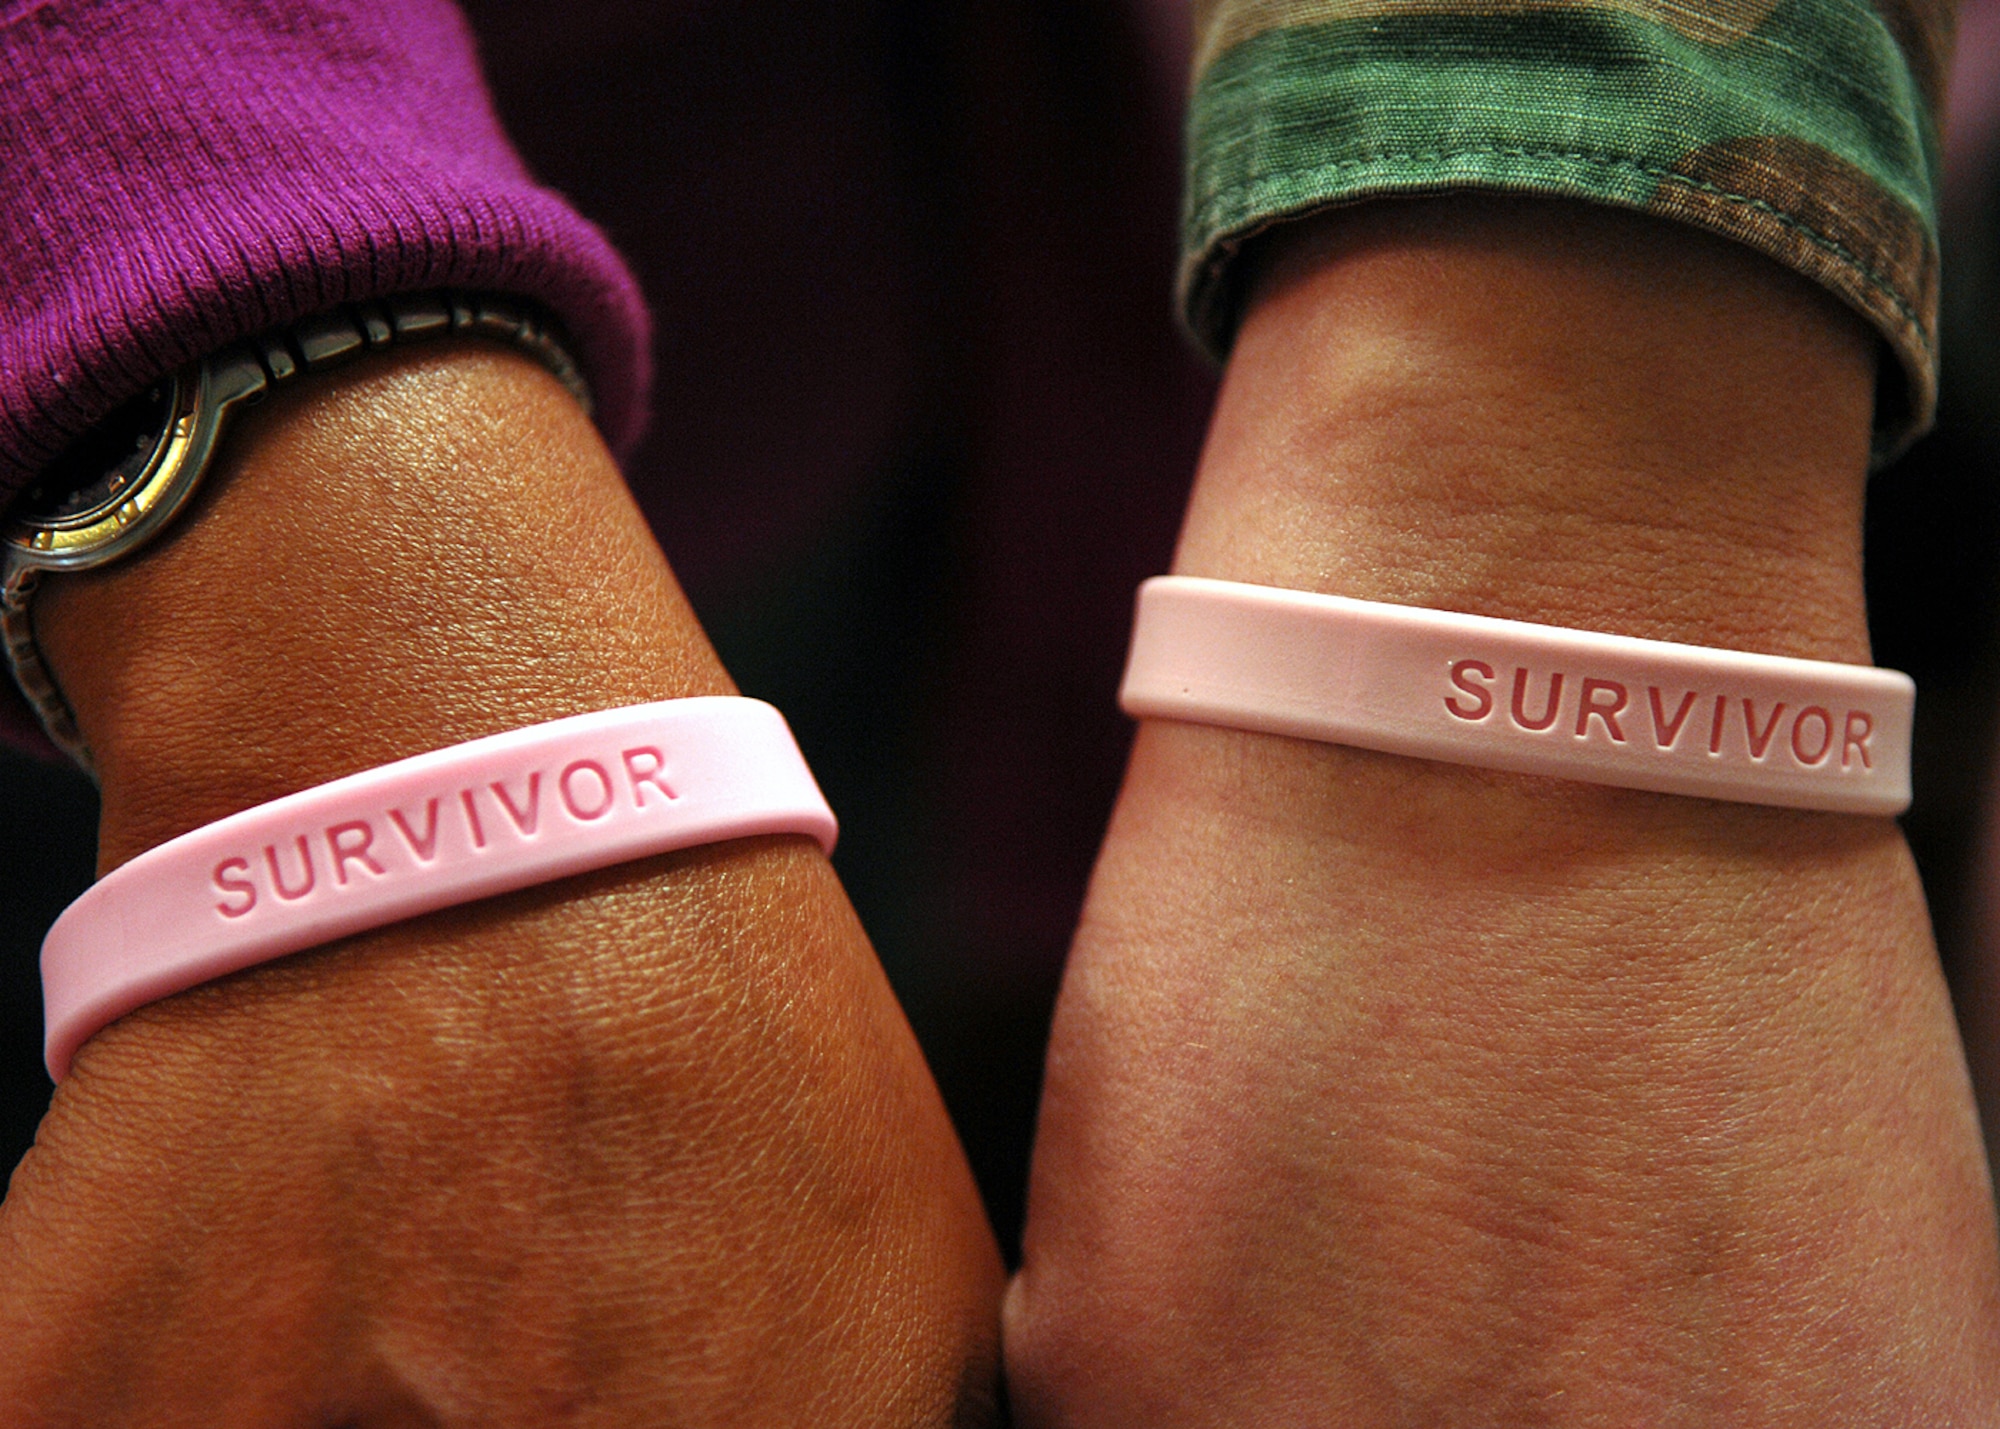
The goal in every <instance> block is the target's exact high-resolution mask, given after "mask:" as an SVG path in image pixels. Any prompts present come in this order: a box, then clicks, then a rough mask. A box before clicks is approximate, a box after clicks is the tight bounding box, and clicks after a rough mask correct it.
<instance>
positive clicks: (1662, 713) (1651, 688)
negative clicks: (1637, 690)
mask: <svg viewBox="0 0 2000 1429" xmlns="http://www.w3.org/2000/svg"><path fill="white" fill-rule="evenodd" d="M1646 693H1647V694H1648V695H1650V696H1651V697H1652V701H1653V741H1654V743H1656V744H1658V745H1659V746H1660V748H1662V749H1672V748H1673V747H1674V741H1675V740H1677V739H1679V738H1680V737H1681V726H1682V725H1684V724H1686V723H1687V717H1688V713H1689V711H1691V710H1693V709H1694V701H1695V692H1694V691H1693V690H1689V691H1688V692H1687V693H1686V694H1685V695H1682V696H1681V707H1680V708H1679V709H1677V710H1675V711H1674V717H1673V718H1672V719H1668V718H1667V707H1666V706H1665V705H1663V704H1661V703H1660V687H1659V686H1658V685H1648V686H1647V687H1646Z"/></svg>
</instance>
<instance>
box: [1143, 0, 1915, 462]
mask: <svg viewBox="0 0 2000 1429" xmlns="http://www.w3.org/2000/svg"><path fill="white" fill-rule="evenodd" d="M1950 27H1951V20H1950V12H1949V9H1948V8H1947V7H1946V5H1945V4H1938V5H1935V6H1933V7H1932V8H1931V9H1928V10H1927V9H1924V8H1922V7H1921V6H1919V5H1891V4H1886V3H1885V4H1884V5H1882V6H1881V7H1880V8H1876V7H1872V6H1870V5H1868V4H1867V3H1865V0H1776V3H1771V0H1691V3H1683V4H1675V3H1668V0H1567V3H1550V0H1197V4H1196V44H1197V49H1196V66H1195V80H1194V90H1193V96H1192V100H1191V104H1190V109H1189V116H1188V140H1189V142H1188V184H1187V202H1186V212H1185V227H1184V230H1183V240H1184V246H1183V255H1184V256H1183V263H1182V270H1181V297H1182V302H1183V311H1184V312H1185V314H1186V316H1187V320H1188V322H1189V324H1190V326H1192V328H1193V329H1194V331H1195V333H1196V334H1197V336H1199V337H1200V338H1201V340H1202V341H1203V343H1204V344H1205V345H1206V346H1207V347H1208V348H1209V350H1210V351H1211V352H1214V353H1216V354H1218V355H1220V354H1221V353H1223V352H1225V351H1226V350H1227V348H1228V345H1229V341H1230V338H1231V336H1232V332H1233V329H1234V326H1235V322H1236V318H1237V309H1238V304H1239V300H1240V294H1239V293H1238V292H1237V291H1236V289H1237V286H1238V285H1237V284H1236V283H1235V281H1234V279H1235V277H1236V275H1237V273H1238V271H1239V270H1240V267H1241V265H1239V264H1237V263H1236V262H1235V260H1236V258H1237V257H1238V255H1239V254H1240V252H1241V251H1242V249H1243V247H1244V245H1245V243H1246V241H1248V240H1249V239H1251V238H1252V237H1254V236H1255V235H1256V234H1258V233H1260V232H1262V231H1263V230H1265V229H1268V228H1270V227H1271V226H1272V225H1274V224H1277V223H1280V222H1282V221H1284V220H1286V219H1288V218H1293V217H1297V216H1300V215H1303V214H1306V213H1311V212H1315V211H1317V210H1320V209H1324V208H1327V207H1329V206H1331V205H1335V204H1342V203H1351V202H1354V201H1356V200H1359V199H1364V198H1369V197H1374V196H1377V195H1384V194H1412V193H1427V192H1438V191H1441V190H1447V189H1456V188H1473V189H1487V190H1507V191H1512V192H1524V193H1538V194H1549V195H1559V196H1564V197H1569V198H1577V199H1586V200H1591V201H1595V202H1599V203H1609V204H1617V205H1620V206H1623V207H1627V208H1632V209H1639V210H1642V211H1645V212H1649V213H1657V214H1662V215H1665V216H1669V217H1672V218H1675V219H1679V220H1682V221H1685V222H1688V223H1693V224H1696V225H1698V226H1700V227H1702V228H1706V229H1708V230H1710V231H1712V232H1715V233H1719V234H1722V235H1724V236H1726V237H1729V238H1733V239H1736V240H1737V241H1739V242H1743V243H1747V244H1749V245H1750V246H1751V247H1753V248H1756V249H1758V250H1759V251H1761V252H1763V253H1766V254H1768V255H1770V256H1771V257H1773V258H1775V259H1777V260H1778V261H1780V262H1782V263H1784V264H1786V265H1787V266H1789V267H1791V268H1794V269H1796V270H1797V271H1798V272H1800V273H1803V274H1804V275H1806V276H1807V277H1809V278H1811V279H1813V280H1814V281H1816V282H1819V283H1822V284H1824V285H1826V286H1827V287H1828V288H1830V289H1832V290H1833V292H1835V293H1836V294H1838V295H1839V296H1840V298H1842V299H1843V300H1844V301H1846V302H1847V303H1849V304H1850V305H1852V306H1853V307H1854V308H1855V309H1857V310H1858V311H1859V312H1861V313H1862V314H1863V315H1864V316H1865V317H1867V318H1868V320H1869V321H1870V322H1872V323H1873V324H1874V325H1875V326H1876V328H1877V329H1878V330H1879V331H1880V332H1881V333H1882V335H1883V337H1884V338H1885V339H1886V340H1887V341H1888V343H1889V345H1890V347H1891V348H1892V349H1893V350H1894V352H1895V354H1896V356H1897V358H1898V359H1899V364H1898V365H1899V367H1900V370H1901V375H1902V378H1903V380H1902V381H1900V382H1898V381H1896V380H1894V379H1893V374H1892V376H1891V379H1890V380H1887V381H1885V382H1884V383H1883V386H1882V396H1881V399H1880V401H1879V404H1878V412H1877V428H1878V432H1877V440H1878V450H1880V451H1881V452H1883V453H1884V454H1886V453H1887V452H1888V451H1891V450H1893V449H1895V448H1898V447H1900V446H1901V445H1903V444H1905V443H1907V442H1908V441H1909V440H1910V439H1911V438H1912V437H1913V436H1915V435H1916V434H1917V433H1918V432H1920V431H1921V430H1922V429H1923V428H1924V427H1925V426H1926V425H1928V424H1929V422H1930V419H1931V414H1932V411H1933V409H1934V407H1935V404H1936V394H1937V362H1936V346H1937V342H1936V339H1937V288H1938V258H1937V222H1936V209H1935V203H1934V200H1933V184H1934V180H1935V173H1936V167H1937V140H1936V126H1935V123H1934V120H1933V115H1934V113H1935V111H1936V107H1937V104H1938V101H1939V96H1940V92H1941V86H1942V77H1943V71H1944V66H1945V63H1946V58H1947V54H1948V50H1949V45H1950Z"/></svg>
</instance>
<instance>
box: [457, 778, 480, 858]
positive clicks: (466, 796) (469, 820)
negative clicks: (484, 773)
mask: <svg viewBox="0 0 2000 1429" xmlns="http://www.w3.org/2000/svg"><path fill="white" fill-rule="evenodd" d="M458 802H459V803H461V804H463V805H465V826H466V827H467V828H469V829H471V830H472V846H473V847H474V848H485V847H486V830H485V829H484V828H483V827H481V826H480V823H479V807H478V806H477V805H476V804H474V803H473V802H472V791H471V790H470V789H461V790H459V791H458Z"/></svg>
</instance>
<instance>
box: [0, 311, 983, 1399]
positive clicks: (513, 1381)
mask: <svg viewBox="0 0 2000 1429" xmlns="http://www.w3.org/2000/svg"><path fill="white" fill-rule="evenodd" d="M36 618H37V625H38V629H39V631H40V635H41V639H42V642H43V646H44V648H45V650H46V652H47V654H48V656H49V658H50V659H51V661H52V663H53V665H54V667H55V669H56V671H57V673H58V676H59V678H60V679H61V680H62V682H63V685H64V688H65V690H66V691H67V693H68V694H69V696H70V698H71V701H72V704H73V705H74V707H75V708H76V711H77V714H78V716H79V719H80V722H81V726H82V729H83V731H84V734H85V737H86V738H87V739H88V741H89V743H90V745H91V747H92V749H93V750H94V752H95V754H96V757H97V760H98V765H99V769H100V771H101V773H102V778H103V790H104V802H103V823H102V828H101V834H100V850H101V852H100V864H101V867H102V868H103V869H107V870H108V869H110V868H114V867H116V866H117V865H118V864H120V863H121V862H123V861H125V860H126V859H128V858H130V857H132V856H133V855H134V854H136V853H138V852H140V851H141V850H143V849H145V848H148V847H150V846H152V845H153V844H156V843H158V842H160V841H161V840H163V839H166V838H169V837H171V836H173V835H174V834H177V833H179V832H182V831H184V830H186V829H189V828H192V827H195V826H198V825H200V824H202V823H204V822H207V821H209V820H212V819H215V818H217V817H220V816H222V815H224V814H227V813H229V812H232V811H234V810H236V809H239V808H243V807H246V806H248V805H251V804H254V803H257V802H260V801H262V800H265V799H269V798H272V797H274V796H276V795H279V794H282V793H285V792H288V791H290V790H293V789H297V788H301V787H305V786H309V785H312V784H315V783H318V782H321V781H323V780H326V779H330V778H334V777H337V776H339V775H341V774H344V773H348V772H351V771H353V770H356V769H361V768H366V767H369V766H372V765H375V764H379V763H382V762H385V761H388V760H392V759H396V758H399V757H402V756H405V755H409V754H414V753H418V752H421V751H423V750H426V749H431V748H436V747H439V746H441V745H445V744H450V743H453V742H456V741H460V740H464V739H469V738H473V737H476V736H478V735H482V734H488V733H493V732H496V731H499V730H503V729H507V728H511V727H516V726H519V725H522V724H527V723H530V722H534V721H538V720H544V719H550V718H554V717H557V716H561V715H565V714H571V713H577V712H580V711H584V710H590V709H598V708H604V707H608V706H612V705H618V704H626V703H634V702H638V701H642V700H655V699H663V698H670V697H675V696H681V695H692V694H714V693H731V692H733V690H732V687H731V685H730V683H729V679H728V676H727V675H726V674H725V673H724V671H723V670H722V668H721V666H720V664H719V663H718V662H717V660H716V658H715V655H714V653H713V652H712V650H711V649H710V648H709V646H708V644H707V642H706V640H705V639H704V638H703V636H702V634H701V632H700V629H699V628H698V626H697V625H696V623H695V621H694V618H693V616H692V614H691V613H690V611H689V610H688V608H687V605H686V603H685V602H684V600H683V599H682V598H681V595H680V593H679V590H678V589H677V587H676V586H675V584H674V580H673V577H672V574H671V572H670V571H669V570H668V569H667V566H666V563H665V561H664V560H663V558H662V557H661V555H660V553H659V550H658V548H657V547H656V546H655V545H654V543H653V541H652V538H651V536H650V534H649V533H648V531H647V530H646V527H645V525H644V523H643V521H642V520H641V518H640V516H639V514H638V512H637V511H636V509H635V508H634V507H633V505H632V503H631V501H630V499H629V497H628V496H627V494H626V492H625V489H624V486H623V484H622V482H621V480H620V478H619V476H618V473H617V471H616V468H615V467H614V465H613V464H612V462H611V460H610V458H609V457H608V455H607V454H606V453H605V451H604V449H603V447H602V446H601V445H600V444H599V442H598V440H597V437H596V434H595V432H594V431H593V429H592V428H591V427H590V425H589V423H588V422H587V421H586V420H585V419H584V417H583V416H582V414H581V413H580V412H579V410H578V409H577V407H576V404H575V403H574V402H572V401H571V400H570V399H569V398H568V396H567V395H566V394H565V393H564V392H563V391H562V390H561V389H560V388H559V387H558V386H557V385H556V384H555V383H554V382H553V380H552V379H550V378H549V377H548V376H547V375H546V374H545V373H543V372H542V371H541V370H540V369H539V368H537V367H535V366H534V365H533V364H532V363H530V362H528V361H527V360H526V359H524V358H522V357H520V356H519V355H517V354H514V353H511V352H508V351H506V350H503V349H500V348H497V347H493V346H489V345H480V344H467V345H463V346H460V345H453V344H445V345H438V346H427V347H418V348H413V349H410V350H407V351H403V352H394V353H387V354H382V355H379V356H376V357H373V358H370V359H368V360H366V361H364V362H360V363H357V364H355V365H354V366H352V367H350V368H348V369H345V370H344V371H343V372H342V373H340V374H337V375H334V376H330V377H329V378H327V379H326V380H324V381H321V380H317V379H316V380H315V381H313V382H311V383H304V384H301V385H300V387H299V389H298V390H297V391H296V392H294V393H288V394H285V395H281V396H278V397H275V398H273V399H272V400H271V401H270V402H269V403H268V404H267V405H265V406H263V407H261V408H259V409H257V410H256V411H254V412H252V413H250V414H248V415H247V417H246V418H245V419H244V420H243V421H242V422H241V423H240V424H239V425H238V426H237V427H236V429H235V430H234V431H233V432H232V434H231V435H230V437H229V439H228V441H227V443H226V445H225V448H224V451H223V454H222V456H221V458H220V460H219V462H218V465H217V467H216V468H215V469H214V471H213V472H212V474H211V476H210V478H209V480H208V482H207V483H206V484H205V487H204V490H203V493H202V494H201V496H200V497H199V498H198V506H197V508H196V509H195V510H193V511H192V512H191V513H189V515H188V516H187V517H185V518H184V519H182V520H181V521H180V522H179V523H178V524H177V525H176V527H175V528H174V529H173V531H172V533H171V534H170V535H169V536H168V537H166V538H165V539H163V540H162V541H161V542H159V543H158V544H157V545H155V546H154V547H152V548H151V549H149V551H148V552H147V553H145V554H144V555H143V556H141V557H139V558H135V559H133V560H131V561H128V562H125V563H122V564H120V565H117V566H114V567H112V568H110V569H109V570H107V571H105V572H103V573H100V574H97V575H94V576H90V577H79V578H71V579H64V580H59V581H53V582H51V583H50V584H49V586H48V587H47V588H46V589H45V590H44V593H43V595H42V597H41V598H40V599H39V601H38V604H37V609H36ZM0 1287H4V1290H0V1419H4V1420H5V1422H7V1423H8V1424H9V1425H21V1426H37V1429H39V1426H58V1425H63V1426H67V1425H77V1426H84V1425H88V1426H121V1425H133V1426H138V1425H145V1426H156V1425H157V1426H166V1425H190V1426H193V1425H201V1426H238V1425H241V1426H251V1425H255V1426H278V1425H282V1426H294V1425H297V1426H322V1425H324V1426H355V1429H362V1426H367V1429H374V1427H375V1426H394V1429H402V1426H415V1425H423V1426H431V1425H439V1426H442V1425H468V1426H469V1425H480V1426H504V1425H520V1426H529V1425H535V1426H543V1425H554V1424H561V1425H579V1426H581V1425H619V1426H630V1425H650V1424H669V1423H671V1424H676V1425H680V1424H730V1425H739V1424H764V1423H769V1424H784V1425H791V1424H799V1423H813V1424H854V1425H883V1424H896V1425H919V1424H947V1423H954V1422H957V1423H976V1422H982V1421H983V1420H984V1419H985V1417H986V1415H987V1413H988V1411H990V1408H991V1402H992V1393H993V1379H994V1374H995V1368H996V1358H997V1347H996V1341H997V1315H996V1306H997V1302H998V1297H999V1292H1000V1288H1001V1271H1000V1265H999V1260H998V1256H997V1254H996V1251H995V1247H994V1245H993V1242H992V1238H991V1234H990V1232H989V1231H988V1229H987V1227H986V1223H985V1219H984V1216H983V1213H982V1211H981V1208H980V1205H979V1201H978V1197H977V1195H976V1192H975V1190H974V1187H973V1184H972V1181H971V1178H970V1175H969V1173H968V1172H967V1169H966V1167H965V1163H964V1160H963V1157H962V1155H961V1153H960V1151H959V1148H958V1145H957V1143H956V1141H955V1139H954V1138H953V1135H952V1132H951V1128H950V1125H949V1123H948V1121H947V1119H946V1117H945V1113H944V1109H943V1107H942V1105H941V1103H940V1102H939V1099H938V1097H937V1094H936V1091H935V1089H934V1088H933V1086H932V1084H931V1081H930V1078H929V1075H928V1073H927V1071H926V1069H925V1067H924V1065H923V1062H922V1059H921V1057H920V1055H919V1053H918V1050H917V1047H916V1045H915V1042H914V1041H913V1039H912V1037H911V1035H910V1032H909V1029H908V1027H907V1025H906V1024H905V1022H904V1020H903V1018H902V1015H901V1012H900V1010H899V1009H898V1007H897V1006H896V1003H895V1000H894V998H893V997H892V995H891V993H890V991H889V988H888V986H887V984H886V983H885V981H884V979H883V977H882V974H881V971H880V968H879V967H878V965H877V964H876V962H875V960H874V957H873V955H872V953H871V951H870V949H869V947H868V943H867V940H866V938H865V936H864V934H863V932H862V930H861V928H860V926H859V925H858V923H857V922H856V921H855V918H854V915H853V913H852V911H851V910H850V908H849V907H848V904H847V902H846V899H845V897H844V896H843V894H842V893H841V890H840V888H839V885H838V883H837V881H836V880H835V878H834V876H833V874H832V872H831V870H830V869H829V867H828V866H827V863H826V861H825V859H824V858H823V857H822V856H821V855H820V853H819V851H818V849H817V847H816V846H815V845H813V844H812V843H811V842H810V841H809V840H806V839H802V838H767V839H756V840H741V841H737V842H732V843H725V844H718V845H713V846H709V847H704V848H698V849H691V850H687V851H685V852H681V853H676V854H671V855H667V856H664V857H659V858H653V859H648V860H644V861H641V862H637V863H632V864H627V865H624V866H621V867H617V868H612V869H608V870H605V871H602V872H600V873H596V874H591V875H587V876H583V877H579V878H573V879H568V880H564V881H561V882H558V883H552V884H547V885H544V886H541V887H538V888H533V889H529V890H526V891H523V892H521V893H517V894H513V895H510V896H507V897H502V898H495V899H489V900H486V901H484V902H480V903H476V904H471V905H467V906H464V907H461V908H457V909H452V910H448V911H445V912H442V913H438V914H434V915H432V916H429V917H425V918H420V919H416V920H413V921H410V922H407V923H402V924H398V925H395V926H393V927H390V928H386V929H383V930H380V931H378V932H376V933H372V934H368V935H365V936H360V937H355V938H351V939H348V940H345V941H343V942H340V943H337V944H334V945H332V946H330V947H326V948H323V949H319V950H316V951H313V952H310V953H305V954H301V955H297V956H294V957H290V958H286V959H283V960H280V961H278V962H275V963H271V964H268V965H266V966H264V967H261V968H257V969H253V970H251V971H248V972H246V973H243V974H240V975H238V976H235V977H232V978H229V979H226V980H224V981H221V982H217V983H214V984H211V985H208V986H205V987H202V988H199V989H196V990H193V991H190V992H188V993H185V994H182V995H180V996H177V997H174V998H170V999H168V1000H166V1001H164V1002H161V1003H157V1004H155V1005H153V1006H151V1007H148V1008H146V1009H143V1010H142V1011H139V1012H137V1013H134V1014H132V1015H130V1016H128V1017H126V1018H124V1019H122V1020H121V1021H119V1022H117V1023H116V1024H114V1025H113V1026H111V1027H110V1028H108V1029H106V1030H105V1031H104V1032H103V1033H101V1034H100V1035H98V1036H97V1037H95V1038H94V1039H92V1040H91V1041H90V1042H89V1043H88V1044H86V1045H85V1047H84V1048H83V1049H82V1051H81V1052H80V1053H79V1055H78V1057H77V1059H76V1062H75V1065H74V1068H73V1071H72V1074H71V1076H70V1077H69V1079H68V1080H67V1081H65V1082H64V1083H63V1085H62V1086H61V1087H60V1088H59V1090H58V1092H57V1095H56V1098H55V1102H54V1105H53V1106H52V1108H51V1110H50V1112H49V1115H48V1118H47V1120H46V1121H45V1122H44V1123H43V1126H42V1128H41V1132H40V1135H39V1137H38V1140H37V1144H36V1146H35V1149H34V1150H33V1152H31V1153H30V1154H29V1156H28V1157H27V1159H26V1160H25V1161H23V1162H22V1163H21V1165H20V1167H19V1168H18V1170H17V1171H16V1172H15V1174H14V1178H13V1181H12V1183H11V1186H10V1188H9V1191H8V1195H7V1199H6V1202H5V1205H4V1208H0Z"/></svg>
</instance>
